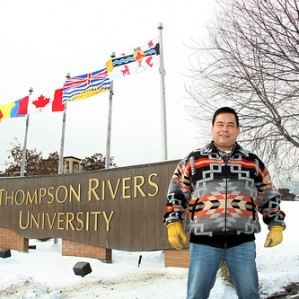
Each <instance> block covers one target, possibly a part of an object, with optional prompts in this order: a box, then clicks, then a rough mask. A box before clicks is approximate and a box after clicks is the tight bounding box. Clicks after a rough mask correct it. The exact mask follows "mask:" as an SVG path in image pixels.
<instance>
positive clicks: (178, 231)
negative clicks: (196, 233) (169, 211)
mask: <svg viewBox="0 0 299 299" xmlns="http://www.w3.org/2000/svg"><path fill="white" fill-rule="evenodd" d="M167 231H168V241H169V243H170V245H171V246H172V247H173V248H175V249H178V250H180V249H183V247H184V245H187V243H188V239H187V236H186V234H185V232H184V229H183V225H182V223H181V222H170V223H169V224H167ZM182 243H183V244H182Z"/></svg>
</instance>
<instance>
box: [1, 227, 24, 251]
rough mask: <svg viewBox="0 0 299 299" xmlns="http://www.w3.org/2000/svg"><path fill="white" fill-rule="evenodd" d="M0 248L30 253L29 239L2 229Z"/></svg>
mask: <svg viewBox="0 0 299 299" xmlns="http://www.w3.org/2000/svg"><path fill="white" fill-rule="evenodd" d="M0 248H9V249H15V250H20V251H25V252H27V251H28V248H29V239H26V238H24V237H22V236H20V235H19V234H17V233H15V232H14V231H12V230H9V229H6V228H0Z"/></svg>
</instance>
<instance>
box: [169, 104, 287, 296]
mask: <svg viewBox="0 0 299 299" xmlns="http://www.w3.org/2000/svg"><path fill="white" fill-rule="evenodd" d="M211 133H212V138H213V141H212V142H211V143H210V144H208V145H207V146H206V147H204V148H202V149H197V150H195V151H193V152H191V153H190V154H189V155H188V156H187V157H186V158H185V159H184V160H182V161H181V162H180V163H179V164H178V166H177V168H176V170H175V172H174V174H173V177H172V179H171V182H170V186H169V190H168V199H167V205H166V209H167V211H168V212H167V213H166V214H165V217H164V222H165V224H166V225H167V230H168V240H169V242H170V244H171V245H172V246H173V247H174V248H176V249H182V248H183V245H186V244H187V236H186V234H185V232H184V230H183V225H182V221H183V219H184V216H185V214H186V218H187V221H186V222H187V223H186V232H187V233H188V234H189V235H190V265H189V274H188V290H187V297H188V299H191V298H192V299H194V298H197V299H205V298H208V297H209V294H210V291H211V289H212V288H213V286H214V283H215V280H216V274H217V270H218V268H219V265H220V263H221V261H225V262H226V264H227V266H228V269H229V272H230V275H231V277H232V279H233V282H234V285H235V289H236V293H237V295H238V298H240V299H257V298H259V292H258V274H257V269H256V263H255V257H256V249H255V235H254V234H255V233H258V232H260V230H261V227H260V222H259V218H258V212H260V213H261V214H262V215H263V221H264V223H266V224H267V225H268V228H269V230H270V231H269V234H268V236H267V239H266V242H265V247H272V246H275V245H277V244H279V243H281V241H282V231H283V230H284V228H285V223H284V218H285V214H284V213H283V212H282V211H281V210H280V194H279V193H278V191H277V190H276V188H275V187H274V186H273V184H272V182H271V179H270V176H269V172H268V170H267V168H266V167H265V165H264V163H263V162H262V161H261V160H260V159H259V158H258V157H257V156H256V155H255V154H253V153H251V152H249V151H247V150H245V149H244V148H242V147H241V146H240V145H239V144H238V143H237V142H236V140H237V137H238V135H239V133H240V125H239V119H238V115H237V113H236V112H235V110H233V109H232V108H229V107H223V108H220V109H218V110H217V111H216V112H215V114H214V116H213V119H212V129H211Z"/></svg>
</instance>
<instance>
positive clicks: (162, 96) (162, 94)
mask: <svg viewBox="0 0 299 299" xmlns="http://www.w3.org/2000/svg"><path fill="white" fill-rule="evenodd" d="M163 28H164V27H163V24H162V23H160V24H159V26H158V28H157V29H158V30H159V31H160V70H159V71H160V101H161V137H162V160H167V159H168V155H167V151H168V150H167V124H166V101H165V81H164V77H165V74H166V73H165V70H164V57H163V40H162V30H163Z"/></svg>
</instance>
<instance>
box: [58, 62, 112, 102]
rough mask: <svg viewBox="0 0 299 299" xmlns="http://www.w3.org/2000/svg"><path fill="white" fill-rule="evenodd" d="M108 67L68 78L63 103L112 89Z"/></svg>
mask: <svg viewBox="0 0 299 299" xmlns="http://www.w3.org/2000/svg"><path fill="white" fill-rule="evenodd" d="M110 83H111V82H110V79H109V78H108V75H107V70H106V68H103V69H101V70H99V71H95V72H92V73H87V74H84V75H80V76H74V77H70V78H68V79H67V80H66V81H65V83H64V85H63V99H62V101H63V103H65V102H68V101H77V100H82V99H86V98H89V97H91V96H94V95H97V94H98V93H100V92H105V91H108V90H110Z"/></svg>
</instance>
